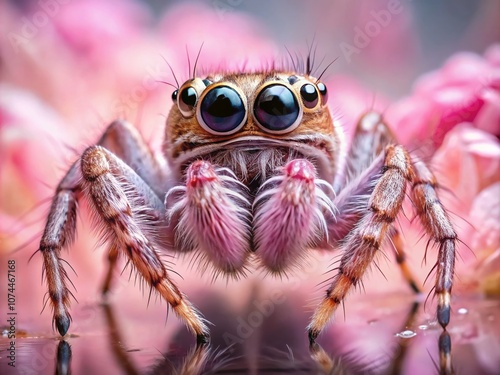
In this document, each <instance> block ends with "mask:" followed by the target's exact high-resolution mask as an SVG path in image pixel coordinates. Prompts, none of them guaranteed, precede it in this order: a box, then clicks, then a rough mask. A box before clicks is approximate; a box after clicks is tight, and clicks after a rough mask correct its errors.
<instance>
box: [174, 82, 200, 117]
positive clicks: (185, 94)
mask: <svg viewBox="0 0 500 375" xmlns="http://www.w3.org/2000/svg"><path fill="white" fill-rule="evenodd" d="M177 96H179V94H177ZM197 100H198V94H197V93H196V90H195V89H194V88H193V87H186V88H184V89H182V91H181V92H180V96H179V109H180V111H181V112H182V114H183V115H184V116H191V115H192V114H193V113H192V111H193V108H194V106H195V104H196V101H197Z"/></svg>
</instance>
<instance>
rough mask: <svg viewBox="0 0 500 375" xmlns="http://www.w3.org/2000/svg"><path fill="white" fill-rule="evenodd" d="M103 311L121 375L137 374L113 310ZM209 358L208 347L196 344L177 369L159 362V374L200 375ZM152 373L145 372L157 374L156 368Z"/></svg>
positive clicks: (169, 364)
mask: <svg viewBox="0 0 500 375" xmlns="http://www.w3.org/2000/svg"><path fill="white" fill-rule="evenodd" d="M102 307H103V310H104V315H105V317H106V322H107V325H108V328H109V339H110V343H111V351H112V353H113V356H114V357H115V359H116V362H117V363H118V364H119V366H120V369H121V370H122V371H123V373H125V374H128V375H136V374H139V373H140V371H139V370H137V368H136V367H135V365H134V363H133V361H132V359H131V358H130V356H129V354H128V351H127V349H126V345H125V343H124V342H125V341H124V340H123V336H122V334H121V330H120V327H118V324H117V322H116V319H115V313H114V311H113V308H112V306H111V305H109V304H104V305H102ZM209 357H210V345H208V344H204V343H197V344H196V345H194V346H193V348H192V349H191V350H190V351H189V353H188V354H186V356H185V357H184V360H183V361H182V362H181V364H180V365H178V367H179V368H178V369H177V370H176V369H175V366H174V365H173V364H172V363H171V362H170V361H169V360H168V359H167V358H165V359H164V360H162V361H161V372H159V373H164V374H170V373H174V374H183V375H198V374H202V373H203V370H204V369H205V366H206V363H207V360H208V358H209ZM152 370H153V371H147V372H148V373H149V372H152V373H157V371H156V370H158V369H157V368H156V367H154V368H153V369H152Z"/></svg>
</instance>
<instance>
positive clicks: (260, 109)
mask: <svg viewBox="0 0 500 375" xmlns="http://www.w3.org/2000/svg"><path fill="white" fill-rule="evenodd" d="M253 113H254V115H255V118H256V119H257V121H258V122H259V124H260V125H261V126H263V127H264V128H266V129H267V130H270V131H271V132H283V131H286V130H288V129H289V128H290V127H292V126H293V125H295V124H296V122H297V118H298V117H299V114H300V108H299V103H298V102H297V98H296V97H295V95H294V94H293V93H292V91H291V90H290V89H289V88H288V87H286V86H284V85H281V84H279V83H277V84H273V85H270V86H267V87H266V88H265V89H264V90H262V91H261V92H260V93H259V95H258V96H257V98H256V99H255V105H254V108H253ZM290 130H293V129H290Z"/></svg>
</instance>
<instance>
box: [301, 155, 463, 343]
mask: <svg viewBox="0 0 500 375" xmlns="http://www.w3.org/2000/svg"><path fill="white" fill-rule="evenodd" d="M378 163H380V158H377V159H375V160H374V161H373V164H372V166H371V167H370V168H369V169H368V174H369V175H370V174H373V176H371V177H372V178H373V177H374V176H375V177H376V176H377V175H378V174H380V177H378V181H377V183H376V185H375V187H374V189H373V192H372V193H371V195H370V198H369V201H368V202H367V203H368V205H367V207H366V208H367V210H366V211H365V212H364V214H363V215H362V216H361V218H360V219H359V221H358V222H357V223H356V225H355V226H354V228H353V230H352V231H351V232H350V233H349V234H348V235H347V236H346V238H345V239H344V241H343V243H342V252H343V255H342V258H341V261H340V265H339V267H338V274H337V275H336V276H335V278H334V280H333V282H332V285H331V287H330V288H329V289H328V290H327V293H326V296H325V298H324V299H323V301H322V302H321V303H320V305H319V306H318V308H317V309H316V310H315V312H314V314H313V317H312V319H311V323H310V324H309V326H308V331H309V340H310V343H311V345H312V344H314V342H315V340H316V338H317V336H318V335H319V333H320V332H321V331H322V329H323V328H324V327H325V326H326V324H327V323H328V321H329V320H330V318H331V316H332V314H333V312H334V311H335V310H336V309H337V307H338V305H339V304H340V303H341V302H342V301H343V299H344V298H345V296H346V295H347V293H348V291H349V290H350V289H351V287H353V286H356V285H357V283H358V282H359V280H360V279H361V277H362V276H363V274H364V273H365V271H366V269H367V268H368V267H369V265H370V264H371V262H372V261H373V258H374V256H375V254H376V252H377V251H378V250H379V249H380V247H381V245H382V242H383V241H384V240H385V238H386V237H387V236H389V235H391V229H392V228H393V227H392V225H393V223H394V220H395V218H396V216H397V215H398V213H399V212H400V211H401V206H402V203H403V200H404V198H405V194H406V185H407V183H411V184H412V196H413V199H414V203H415V205H416V207H417V214H418V215H419V217H420V219H421V221H422V222H423V224H424V227H425V229H426V231H427V233H428V234H429V235H430V236H431V237H432V240H434V241H435V242H436V243H438V244H439V255H438V263H437V281H436V293H437V295H438V299H439V300H438V314H437V315H438V321H439V323H440V324H441V325H442V326H443V327H446V325H447V324H448V322H449V312H450V292H451V285H452V280H453V267H454V257H455V245H456V244H455V243H456V239H457V236H456V233H455V231H454V229H453V227H452V225H451V223H450V220H449V218H448V215H447V214H446V211H445V210H444V208H443V206H442V205H441V203H440V202H439V200H438V199H437V194H436V191H435V187H436V185H437V184H436V182H435V179H434V177H433V176H432V174H431V173H430V171H429V170H428V169H427V167H426V166H425V165H424V164H423V163H420V162H418V164H417V163H415V162H412V160H411V158H410V156H409V154H408V153H407V152H406V150H405V149H404V148H403V147H402V146H395V145H390V146H387V147H386V148H385V155H384V159H383V166H382V168H381V169H380V168H378V167H377V164H378ZM367 177H369V176H367ZM367 180H370V178H367ZM336 201H337V200H336Z"/></svg>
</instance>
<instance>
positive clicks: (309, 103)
mask: <svg viewBox="0 0 500 375" xmlns="http://www.w3.org/2000/svg"><path fill="white" fill-rule="evenodd" d="M300 96H301V97H302V102H303V103H304V106H305V107H306V108H314V107H316V105H317V104H318V99H319V95H318V91H317V90H316V87H315V86H314V85H313V84H310V83H306V84H305V85H303V86H302V87H301V88H300Z"/></svg>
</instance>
